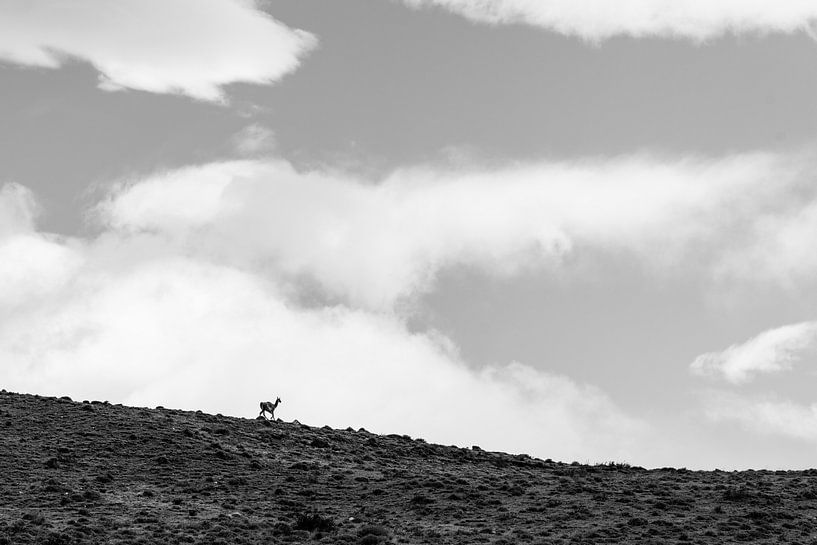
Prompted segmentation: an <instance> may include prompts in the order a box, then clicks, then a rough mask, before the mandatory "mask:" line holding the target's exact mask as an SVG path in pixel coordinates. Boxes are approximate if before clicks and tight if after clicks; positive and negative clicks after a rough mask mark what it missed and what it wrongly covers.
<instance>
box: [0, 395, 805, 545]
mask: <svg viewBox="0 0 817 545" xmlns="http://www.w3.org/2000/svg"><path fill="white" fill-rule="evenodd" d="M816 517H817V470H811V471H744V472H720V471H715V472H700V471H688V470H684V469H659V470H650V471H647V470H644V469H642V468H635V467H628V466H626V465H620V464H608V465H595V466H587V465H578V464H563V463H557V462H553V461H550V460H539V459H534V458H530V457H528V456H524V455H520V456H513V455H508V454H504V453H498V452H485V451H482V450H480V449H479V448H477V447H474V448H456V447H448V446H440V445H431V444H428V443H426V442H425V441H423V440H421V439H412V438H410V437H407V436H401V435H374V434H372V433H368V432H366V431H365V430H352V429H347V430H335V429H330V428H311V427H308V426H304V425H300V424H298V423H284V422H280V421H279V422H266V421H262V420H247V419H241V418H230V417H224V416H220V415H210V414H204V413H201V412H189V411H177V410H168V409H163V408H161V407H159V408H156V409H144V408H134V407H125V406H121V405H111V404H108V403H106V402H97V401H91V402H87V401H83V402H75V401H71V400H70V399H68V398H60V399H57V398H47V397H40V396H34V395H21V394H13V393H8V392H5V391H2V392H0V545H2V544H15V545H16V544H25V543H38V544H51V545H58V544H79V543H88V544H95V543H110V544H115V543H145V544H148V543H150V544H153V543H172V544H176V543H207V544H219V543H222V544H234V543H235V544H241V543H246V544H255V543H259V544H260V543H264V544H273V543H306V542H313V541H321V542H324V543H358V544H378V543H434V544H438V543H439V544H457V545H460V544H468V543H493V544H500V543H505V544H518V543H661V544H665V543H717V544H723V543H734V542H751V543H817V518H816Z"/></svg>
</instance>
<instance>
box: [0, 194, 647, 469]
mask: <svg viewBox="0 0 817 545" xmlns="http://www.w3.org/2000/svg"><path fill="white" fill-rule="evenodd" d="M205 201H206V199H205ZM196 206H197V212H196V213H195V214H193V216H192V217H193V220H192V223H193V224H194V225H200V221H201V218H203V217H205V216H206V214H207V213H209V206H210V205H209V204H207V203H206V202H205V204H204V205H201V204H197V205H196ZM157 217H158V218H159V221H158V222H156V223H153V224H151V225H152V226H153V230H152V231H150V232H146V231H145V232H133V231H107V232H104V233H101V234H100V235H99V236H98V237H97V238H95V239H91V240H78V239H74V240H63V241H55V242H54V244H56V246H57V247H58V248H59V249H60V251H62V252H64V254H65V255H66V256H68V257H67V259H69V260H71V261H72V262H73V263H74V266H72V267H55V265H54V263H53V262H48V261H47V260H39V261H35V262H34V263H32V264H24V265H21V264H20V262H18V261H14V260H12V261H9V262H5V261H4V267H3V270H13V271H20V272H26V274H28V275H29V278H31V275H32V274H33V275H34V276H36V275H38V274H43V273H44V271H46V270H51V271H52V272H53V274H54V276H55V278H54V279H53V280H54V281H53V282H52V284H51V285H50V286H49V290H48V291H46V292H38V293H33V292H31V291H29V292H25V293H24V294H23V295H22V296H21V297H20V300H18V301H17V304H16V307H15V308H14V314H13V316H14V319H13V320H11V319H7V320H0V361H2V362H3V365H2V366H0V382H1V383H2V384H3V385H4V387H5V388H10V389H14V390H18V391H32V392H37V393H41V394H46V395H48V394H60V395H63V394H67V395H71V396H74V397H77V398H88V399H109V400H111V401H114V402H125V403H130V404H136V405H148V406H151V405H157V404H162V405H165V406H173V407H182V408H188V409H199V408H202V409H205V410H208V411H213V412H222V413H225V414H233V415H239V416H247V417H253V416H255V414H256V413H257V404H258V401H260V400H262V399H268V398H272V397H274V396H276V395H280V396H281V397H282V398H283V400H284V403H283V405H282V406H281V407H280V408H279V410H278V414H279V415H280V416H282V417H283V418H286V419H293V418H297V419H299V420H300V421H302V422H305V423H310V424H313V425H323V424H330V425H333V426H338V427H346V426H350V425H351V426H354V427H358V426H364V427H367V428H368V429H371V430H373V431H377V432H384V433H385V432H397V433H408V434H411V435H414V436H421V437H424V438H426V439H428V440H432V441H439V442H444V443H456V444H460V445H463V446H470V445H472V444H479V445H482V446H483V447H484V448H491V449H503V450H510V451H516V452H528V453H531V454H535V455H539V456H543V457H546V456H549V457H553V458H559V459H566V460H572V459H582V460H584V459H597V460H608V459H628V460H634V459H636V457H637V455H638V451H637V449H635V447H634V445H635V443H636V442H637V441H638V440H639V437H640V436H641V435H642V434H643V433H644V432H645V431H646V426H645V424H644V423H643V422H641V421H640V420H639V419H637V418H633V417H631V416H628V415H626V414H625V413H624V412H623V411H621V410H620V409H619V408H618V407H616V405H615V404H614V403H613V402H612V401H610V400H609V399H608V398H607V396H606V395H604V393H603V392H601V391H600V390H599V389H597V388H595V387H592V386H588V385H581V384H577V383H575V382H574V381H572V380H570V379H569V378H567V377H563V376H557V375H553V374H550V373H547V372H543V371H539V370H535V369H533V368H532V367H530V366H527V365H524V364H521V363H518V362H509V363H508V364H499V365H495V366H489V367H486V368H483V369H473V368H471V367H469V366H468V365H466V363H465V362H464V361H462V360H461V358H460V356H459V355H458V353H457V350H456V347H455V346H454V345H453V343H452V342H451V341H450V340H448V339H446V338H445V337H443V336H441V335H440V334H438V333H435V332H433V331H427V332H419V333H412V332H409V331H408V330H407V328H406V326H405V324H404V323H403V321H402V320H400V319H398V318H397V317H396V316H394V315H393V314H388V313H372V312H369V311H366V310H363V309H355V308H350V307H348V306H341V305H328V306H319V307H315V308H303V307H300V306H298V305H297V304H296V303H294V302H293V301H292V300H291V299H290V298H289V297H288V296H287V294H286V292H285V291H283V290H282V289H281V286H280V285H279V284H278V283H277V282H276V281H275V280H274V279H271V278H269V276H267V275H265V274H264V271H263V269H251V268H243V269H241V268H237V267H235V266H233V265H231V264H230V263H229V262H225V261H223V260H219V259H218V258H217V256H214V255H209V256H208V257H205V256H204V255H200V254H196V252H186V251H185V250H184V248H185V247H184V246H179V245H178V244H176V242H175V239H174V237H173V236H167V232H168V231H172V230H173V229H175V228H177V224H176V223H174V222H167V218H166V214H165V212H162V213H161V214H158V215H157ZM139 218H141V219H142V220H143V219H144V218H145V216H144V215H142V216H139ZM23 234H24V235H25V236H24V237H22V238H15V237H20V236H21V234H19V233H18V234H14V235H7V236H6V237H5V238H4V239H2V241H3V242H5V241H8V240H10V239H11V238H15V240H16V241H17V242H16V244H19V245H20V252H19V253H20V254H21V255H25V254H26V253H27V252H29V251H31V250H36V248H37V245H38V244H40V241H39V240H38V238H37V237H39V236H41V234H39V233H36V232H35V231H31V230H30V231H29V232H27V233H23ZM0 244H2V242H0ZM0 285H2V284H0ZM0 308H2V303H0Z"/></svg>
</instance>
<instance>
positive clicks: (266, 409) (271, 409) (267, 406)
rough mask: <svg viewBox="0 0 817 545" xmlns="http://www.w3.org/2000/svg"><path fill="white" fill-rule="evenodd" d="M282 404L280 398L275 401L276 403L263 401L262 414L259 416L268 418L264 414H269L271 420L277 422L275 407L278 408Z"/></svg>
mask: <svg viewBox="0 0 817 545" xmlns="http://www.w3.org/2000/svg"><path fill="white" fill-rule="evenodd" d="M280 402H281V398H280V397H279V398H276V399H275V403H272V402H271V401H262V402H261V412H260V413H258V416H264V417H265V418H266V416H265V415H264V413H269V414H270V418H269V419H270V420H275V407H277V406H278V404H279V403H280Z"/></svg>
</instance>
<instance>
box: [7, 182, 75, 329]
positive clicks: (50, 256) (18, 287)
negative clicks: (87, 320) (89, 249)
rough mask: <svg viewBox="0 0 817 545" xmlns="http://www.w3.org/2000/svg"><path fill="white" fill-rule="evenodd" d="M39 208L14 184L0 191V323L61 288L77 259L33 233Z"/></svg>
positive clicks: (49, 238) (53, 241)
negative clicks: (11, 313) (21, 305)
mask: <svg viewBox="0 0 817 545" xmlns="http://www.w3.org/2000/svg"><path fill="white" fill-rule="evenodd" d="M38 214H39V206H38V204H37V202H36V200H35V199H34V195H33V194H32V193H31V191H29V190H28V189H27V188H25V187H23V186H21V185H18V184H6V185H3V186H2V187H0V263H2V267H0V321H1V320H2V319H4V318H8V315H9V313H10V312H12V311H13V310H14V309H15V308H16V307H17V306H18V305H20V304H21V303H22V302H23V301H32V300H35V299H36V298H38V297H42V296H44V295H46V294H48V293H51V292H53V291H54V290H55V289H57V288H59V287H61V286H62V284H63V282H64V281H65V278H66V274H70V272H72V271H74V270H75V269H76V268H77V267H78V265H79V261H80V260H79V259H77V258H76V256H74V255H73V252H72V251H71V250H70V249H68V248H66V247H65V246H64V245H63V244H62V243H61V242H60V241H59V240H58V239H56V238H55V237H52V236H49V235H44V234H40V233H36V232H35V231H34V222H35V219H36V217H37V215H38Z"/></svg>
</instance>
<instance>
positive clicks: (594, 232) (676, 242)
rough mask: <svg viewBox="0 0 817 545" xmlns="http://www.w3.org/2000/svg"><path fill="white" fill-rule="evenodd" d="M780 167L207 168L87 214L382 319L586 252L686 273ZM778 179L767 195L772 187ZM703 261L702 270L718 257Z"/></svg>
mask: <svg viewBox="0 0 817 545" xmlns="http://www.w3.org/2000/svg"><path fill="white" fill-rule="evenodd" d="M791 163H792V161H791V160H790V158H783V157H776V156H772V155H765V154H752V155H740V156H734V157H727V158H724V159H721V160H709V159H695V158H688V159H678V160H659V159H656V158H652V157H648V156H632V157H622V158H615V159H607V160H589V161H579V162H573V163H560V162H553V163H550V162H543V163H537V164H529V165H514V166H508V167H504V168H498V169H494V170H490V171H479V170H467V169H464V170H446V169H439V168H437V169H435V168H431V167H424V168H414V169H403V170H399V171H397V172H394V173H393V174H391V175H389V176H387V177H386V178H385V179H383V180H381V181H380V182H379V183H376V184H372V183H367V182H364V181H361V180H358V179H355V178H353V177H350V176H348V175H345V174H341V173H333V172H314V171H313V172H298V171H296V170H294V169H293V168H292V166H291V165H289V164H288V163H286V162H283V161H235V162H228V163H215V164H209V165H203V166H198V167H191V168H186V169H181V170H177V171H173V172H169V173H164V174H157V175H155V176H153V177H150V178H149V179H146V180H141V181H139V182H138V183H130V184H119V185H118V186H116V188H115V190H114V191H113V192H112V193H111V195H110V196H109V198H107V199H106V200H104V201H103V202H101V203H100V204H99V205H98V206H97V208H96V216H97V218H98V221H99V222H100V223H101V224H102V225H103V226H104V227H105V228H110V229H113V230H115V231H118V232H131V233H139V232H162V233H163V234H164V236H165V237H168V238H171V239H173V240H175V241H177V243H178V244H183V245H184V247H185V248H186V250H185V251H186V252H198V253H199V254H200V255H203V256H210V257H212V256H217V259H218V260H222V261H224V262H229V263H231V264H232V265H234V266H238V267H243V268H248V267H266V268H267V269H268V270H269V271H270V272H271V274H274V275H277V277H278V279H279V280H286V279H290V280H292V279H299V278H300V279H303V278H307V279H309V280H311V281H314V282H315V283H316V284H317V286H319V287H320V288H321V290H323V292H324V293H325V294H326V295H328V296H329V297H330V298H334V299H340V300H342V301H345V302H347V303H349V304H351V305H353V306H361V307H365V308H369V309H379V310H384V309H386V310H388V309H393V308H394V306H395V304H397V303H399V302H400V301H401V300H404V299H406V298H411V297H413V296H416V295H417V294H420V293H423V292H425V291H428V290H430V289H432V288H433V284H434V279H435V277H436V275H437V273H438V272H439V271H440V270H442V269H444V268H446V267H451V266H456V265H465V266H470V267H476V268H479V269H481V270H484V271H486V272H488V273H490V274H497V275H505V276H508V275H513V274H517V273H518V272H520V271H523V270H529V269H531V268H532V267H540V268H541V267H558V265H559V263H560V262H561V261H562V260H563V259H565V257H566V256H569V255H571V254H573V253H575V252H577V251H580V250H582V249H587V248H594V247H595V248H605V249H613V250H616V251H619V252H625V253H630V254H632V255H634V256H636V257H637V259H638V260H639V261H641V262H643V263H645V264H646V265H647V266H649V267H663V268H665V269H668V270H672V269H674V268H677V267H681V268H683V267H694V266H698V265H695V263H696V262H697V261H704V262H705V260H701V259H697V260H696V261H690V260H687V259H686V258H687V256H688V255H689V254H690V253H692V252H698V253H701V252H705V251H710V253H712V254H713V256H715V255H716V254H717V252H716V251H714V250H715V249H717V248H719V244H724V240H723V239H728V238H729V237H731V236H732V235H731V231H730V229H731V230H739V229H737V227H739V226H740V222H741V221H751V218H753V217H754V215H755V212H756V211H757V209H758V207H762V206H766V203H768V202H770V201H772V200H774V199H770V198H769V197H770V195H771V196H772V197H774V196H775V195H776V193H779V192H781V191H783V192H785V191H786V187H788V186H787V184H789V182H790V180H791V178H792V177H793V176H794V175H793V174H792V173H791V172H790V171H789V168H790V165H791ZM770 180H775V182H776V184H777V185H774V184H769V183H768V182H769V181H770ZM713 256H709V257H707V258H706V259H708V260H709V265H708V266H710V267H711V266H713V265H712V261H713V260H716V259H718V258H717V257H713Z"/></svg>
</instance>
